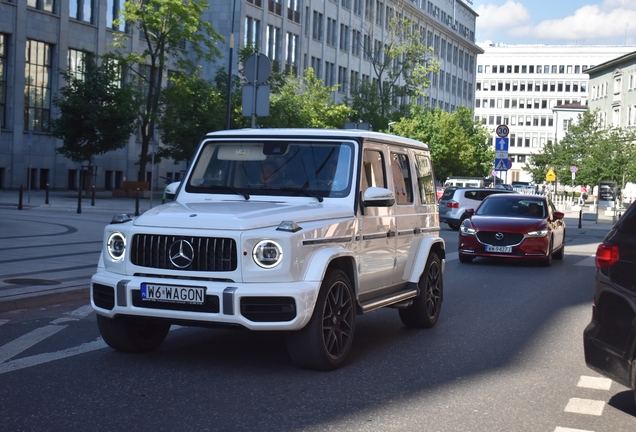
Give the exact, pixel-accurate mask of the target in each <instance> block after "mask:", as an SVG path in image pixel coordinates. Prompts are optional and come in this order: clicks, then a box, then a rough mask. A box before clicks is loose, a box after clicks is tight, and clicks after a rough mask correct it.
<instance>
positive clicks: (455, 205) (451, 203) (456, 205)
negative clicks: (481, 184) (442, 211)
mask: <svg viewBox="0 0 636 432" xmlns="http://www.w3.org/2000/svg"><path fill="white" fill-rule="evenodd" d="M446 207H450V208H459V203H458V202H457V201H449V202H447V203H446Z"/></svg>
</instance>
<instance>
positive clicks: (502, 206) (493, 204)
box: [475, 198, 546, 218]
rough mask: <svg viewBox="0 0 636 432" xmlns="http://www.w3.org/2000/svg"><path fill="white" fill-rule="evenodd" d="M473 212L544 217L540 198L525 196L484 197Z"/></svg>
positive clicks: (543, 206)
mask: <svg viewBox="0 0 636 432" xmlns="http://www.w3.org/2000/svg"><path fill="white" fill-rule="evenodd" d="M475 214H476V215H478V216H505V217H523V218H544V217H545V215H546V208H545V203H544V201H541V200H533V199H527V198H521V199H520V198H504V199H502V198H497V199H485V200H484V202H483V203H482V204H481V205H480V206H479V208H478V209H477V212H475Z"/></svg>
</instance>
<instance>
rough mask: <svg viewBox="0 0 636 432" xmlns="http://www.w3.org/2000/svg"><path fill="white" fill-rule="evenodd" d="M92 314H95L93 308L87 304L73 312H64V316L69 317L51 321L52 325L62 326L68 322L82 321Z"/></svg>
mask: <svg viewBox="0 0 636 432" xmlns="http://www.w3.org/2000/svg"><path fill="white" fill-rule="evenodd" d="M92 312H93V306H91V305H90V304H87V305H84V306H82V307H79V308H77V309H75V310H73V311H71V312H64V315H68V316H67V317H60V318H57V319H55V320H53V321H51V324H61V323H63V322H68V321H78V320H81V319H82V318H86V317H87V316H88V315H90V314H91V313H92Z"/></svg>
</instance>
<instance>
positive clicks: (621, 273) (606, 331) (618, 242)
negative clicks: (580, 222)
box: [583, 206, 636, 399]
mask: <svg viewBox="0 0 636 432" xmlns="http://www.w3.org/2000/svg"><path fill="white" fill-rule="evenodd" d="M595 261H596V276H595V287H594V303H593V305H592V320H591V322H590V324H589V325H588V326H587V328H586V329H585V331H584V333H583V346H584V351H585V363H586V364H587V366H588V367H590V368H591V369H593V370H595V371H596V372H598V373H600V374H601V375H604V376H606V377H608V378H611V379H612V380H614V381H616V382H617V383H620V384H622V385H624V386H626V387H629V388H631V389H634V391H635V392H634V397H635V399H636V270H634V269H636V206H630V207H629V209H627V211H626V212H625V214H624V215H623V217H621V218H620V219H619V220H618V221H617V222H616V224H615V225H614V226H613V227H612V229H611V230H610V231H609V232H608V233H607V235H606V236H605V238H604V239H603V242H602V243H601V244H600V245H599V246H598V248H597V250H596V260H595Z"/></svg>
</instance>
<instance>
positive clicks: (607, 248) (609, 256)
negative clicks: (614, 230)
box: [594, 243, 618, 268]
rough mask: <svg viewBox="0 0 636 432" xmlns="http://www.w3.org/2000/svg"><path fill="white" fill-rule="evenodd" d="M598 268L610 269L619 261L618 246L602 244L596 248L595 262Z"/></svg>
mask: <svg viewBox="0 0 636 432" xmlns="http://www.w3.org/2000/svg"><path fill="white" fill-rule="evenodd" d="M594 261H595V263H596V267H597V268H604V267H609V266H611V265H614V264H616V262H617V261H618V246H616V245H608V244H603V243H601V244H600V245H598V248H596V259H595V260H594Z"/></svg>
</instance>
